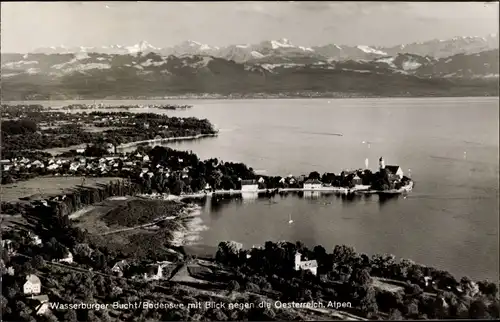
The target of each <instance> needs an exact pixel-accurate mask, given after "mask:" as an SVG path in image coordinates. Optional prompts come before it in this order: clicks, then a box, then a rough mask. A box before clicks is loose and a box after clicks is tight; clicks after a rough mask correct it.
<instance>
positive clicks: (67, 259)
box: [57, 251, 73, 264]
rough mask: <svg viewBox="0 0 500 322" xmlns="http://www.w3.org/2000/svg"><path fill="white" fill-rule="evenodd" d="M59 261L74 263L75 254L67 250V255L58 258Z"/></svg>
mask: <svg viewBox="0 0 500 322" xmlns="http://www.w3.org/2000/svg"><path fill="white" fill-rule="evenodd" d="M57 261H58V262H59V263H63V262H64V263H68V264H71V263H73V254H71V252H69V251H68V252H67V253H66V256H64V257H63V258H61V259H59V260H57Z"/></svg>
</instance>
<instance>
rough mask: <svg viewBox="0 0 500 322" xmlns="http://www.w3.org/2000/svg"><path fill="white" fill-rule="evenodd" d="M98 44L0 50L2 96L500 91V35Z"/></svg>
mask: <svg viewBox="0 0 500 322" xmlns="http://www.w3.org/2000/svg"><path fill="white" fill-rule="evenodd" d="M495 37H496V39H497V43H496V45H497V47H496V48H494V47H495V46H494V45H495V44H494V41H493V40H492V39H494V38H495ZM403 47H404V48H403ZM405 48H406V49H407V50H408V51H413V52H419V53H420V54H416V53H406V52H404V51H405ZM101 49H102V51H105V50H107V51H108V52H97V49H89V48H87V49H82V48H80V49H79V50H76V49H74V50H70V49H69V48H66V49H65V50H66V51H67V52H66V53H61V52H58V49H57V48H56V49H54V52H52V53H48V52H45V50H39V51H44V52H43V53H40V52H38V53H27V54H2V56H1V58H2V65H1V71H2V74H1V80H2V93H1V95H2V99H3V100H30V99H74V98H85V99H104V98H134V97H165V96H183V95H197V96H200V95H222V96H231V97H256V96H257V97H269V96H276V95H278V96H285V97H294V96H306V97H311V96H314V97H321V96H322V97H345V96H349V97H353V96H484V95H488V96H498V91H499V86H498V77H499V50H498V36H491V37H489V38H488V37H486V38H479V37H461V38H456V39H452V40H447V41H431V42H426V43H421V44H411V45H406V46H398V47H392V48H381V47H368V46H355V47H348V46H336V45H328V46H323V47H312V48H308V47H301V46H295V45H293V44H292V43H291V42H290V41H288V40H286V39H282V40H279V41H266V42H262V43H260V44H258V45H235V46H228V47H225V48H217V47H211V46H207V45H202V44H199V43H195V42H185V43H183V44H180V45H179V46H175V47H173V48H168V49H158V48H155V47H153V46H151V45H150V44H148V43H146V42H142V43H140V44H138V45H135V46H129V47H123V46H110V47H107V48H101ZM430 53H432V55H431V54H430ZM446 53H448V54H451V55H448V54H446Z"/></svg>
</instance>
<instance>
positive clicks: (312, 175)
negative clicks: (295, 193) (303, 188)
mask: <svg viewBox="0 0 500 322" xmlns="http://www.w3.org/2000/svg"><path fill="white" fill-rule="evenodd" d="M320 178H321V174H319V172H317V171H313V172H311V173H309V177H308V179H311V180H319V179H320Z"/></svg>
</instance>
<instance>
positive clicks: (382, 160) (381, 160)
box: [378, 157, 385, 170]
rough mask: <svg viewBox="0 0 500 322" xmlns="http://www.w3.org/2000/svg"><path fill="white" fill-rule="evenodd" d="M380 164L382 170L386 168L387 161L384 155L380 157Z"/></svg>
mask: <svg viewBox="0 0 500 322" xmlns="http://www.w3.org/2000/svg"><path fill="white" fill-rule="evenodd" d="M378 164H379V168H380V170H382V169H385V161H384V158H383V157H380V159H379V160H378Z"/></svg>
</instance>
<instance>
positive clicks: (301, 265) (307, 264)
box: [295, 252, 318, 275]
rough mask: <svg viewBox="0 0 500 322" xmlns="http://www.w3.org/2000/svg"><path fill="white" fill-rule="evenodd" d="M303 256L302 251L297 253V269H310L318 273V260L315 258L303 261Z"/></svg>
mask: <svg viewBox="0 0 500 322" xmlns="http://www.w3.org/2000/svg"><path fill="white" fill-rule="evenodd" d="M301 257H302V254H301V253H299V252H297V253H295V270H296V271H299V270H308V271H310V272H311V273H313V274H314V275H316V274H317V273H318V262H317V261H316V260H315V259H314V260H310V261H301Z"/></svg>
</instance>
